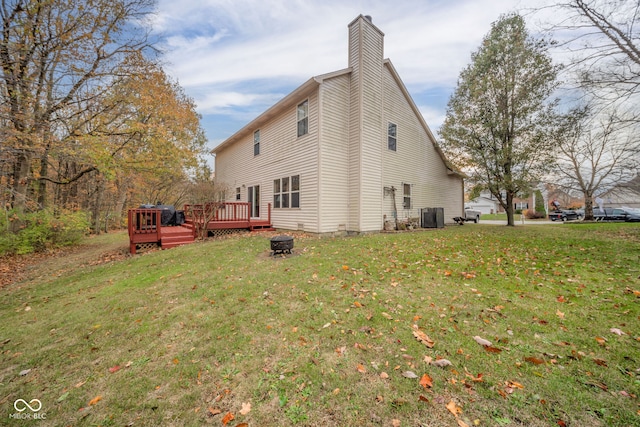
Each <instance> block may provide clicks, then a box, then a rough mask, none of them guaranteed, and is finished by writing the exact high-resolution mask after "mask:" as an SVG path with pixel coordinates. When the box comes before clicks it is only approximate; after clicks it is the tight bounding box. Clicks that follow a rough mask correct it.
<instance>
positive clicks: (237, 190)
mask: <svg viewBox="0 0 640 427" xmlns="http://www.w3.org/2000/svg"><path fill="white" fill-rule="evenodd" d="M236 200H240V187H236Z"/></svg>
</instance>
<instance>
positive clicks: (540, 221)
mask: <svg viewBox="0 0 640 427" xmlns="http://www.w3.org/2000/svg"><path fill="white" fill-rule="evenodd" d="M471 224H473V223H471ZM471 224H470V225H471ZM480 224H492V225H507V220H506V219H504V220H494V219H481V220H480ZM547 224H564V223H563V222H562V221H551V220H548V219H536V220H527V219H525V220H524V224H523V222H522V220H520V219H519V218H518V219H516V220H515V225H547Z"/></svg>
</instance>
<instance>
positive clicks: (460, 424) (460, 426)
mask: <svg viewBox="0 0 640 427" xmlns="http://www.w3.org/2000/svg"><path fill="white" fill-rule="evenodd" d="M457 421H458V427H469V424H467V423H465V422H464V421H462V420H461V419H458V420H457Z"/></svg>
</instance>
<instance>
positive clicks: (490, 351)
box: [484, 346, 502, 353]
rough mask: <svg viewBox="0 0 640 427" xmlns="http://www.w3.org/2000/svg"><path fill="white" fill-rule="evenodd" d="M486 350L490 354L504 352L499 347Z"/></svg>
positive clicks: (486, 348) (490, 347) (487, 347)
mask: <svg viewBox="0 0 640 427" xmlns="http://www.w3.org/2000/svg"><path fill="white" fill-rule="evenodd" d="M484 349H485V350H486V351H487V352H489V353H500V352H502V350H500V349H499V348H498V347H492V346H486V347H485V348H484Z"/></svg>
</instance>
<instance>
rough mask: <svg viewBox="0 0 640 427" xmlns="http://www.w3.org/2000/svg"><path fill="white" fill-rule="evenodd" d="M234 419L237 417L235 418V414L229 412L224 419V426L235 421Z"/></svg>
mask: <svg viewBox="0 0 640 427" xmlns="http://www.w3.org/2000/svg"><path fill="white" fill-rule="evenodd" d="M234 418H235V417H234V416H233V414H232V413H231V412H227V414H226V415H225V416H224V417H223V418H222V424H224V425H225V426H226V425H227V424H229V423H230V422H231V421H233V419H234Z"/></svg>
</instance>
